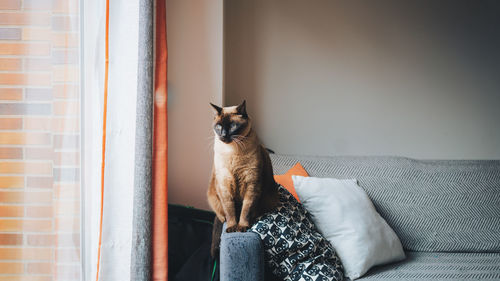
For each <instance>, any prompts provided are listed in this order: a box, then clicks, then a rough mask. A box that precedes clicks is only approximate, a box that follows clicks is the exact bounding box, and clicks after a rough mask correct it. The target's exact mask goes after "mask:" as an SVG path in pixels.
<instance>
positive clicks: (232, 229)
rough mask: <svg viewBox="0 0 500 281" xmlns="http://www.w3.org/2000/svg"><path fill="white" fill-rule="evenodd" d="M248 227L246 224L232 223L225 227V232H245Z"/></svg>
mask: <svg viewBox="0 0 500 281" xmlns="http://www.w3.org/2000/svg"><path fill="white" fill-rule="evenodd" d="M249 228H250V227H249V226H247V225H239V224H237V225H233V226H228V227H227V228H226V232H228V233H229V232H246V231H247V230H248V229H249Z"/></svg>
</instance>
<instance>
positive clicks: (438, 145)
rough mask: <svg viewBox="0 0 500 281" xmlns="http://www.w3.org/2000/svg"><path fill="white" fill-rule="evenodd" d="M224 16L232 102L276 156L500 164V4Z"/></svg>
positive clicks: (241, 11)
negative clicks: (497, 161) (496, 161)
mask: <svg viewBox="0 0 500 281" xmlns="http://www.w3.org/2000/svg"><path fill="white" fill-rule="evenodd" d="M224 9H225V19H224V21H225V24H224V26H225V65H224V67H225V85H224V86H225V93H226V98H225V101H226V103H227V104H236V103H239V102H240V101H241V100H242V99H244V98H245V99H247V102H248V110H249V112H250V114H251V116H253V118H254V120H255V125H256V128H257V131H258V133H259V135H260V137H261V139H262V140H263V142H264V143H265V145H267V146H268V147H270V148H272V149H274V150H275V151H276V152H279V153H289V154H304V155H401V156H408V157H415V158H425V159H439V158H441V159H500V78H499V77H500V76H499V74H500V52H499V51H498V50H500V29H499V26H500V17H499V16H498V15H499V14H500V5H499V2H498V1H484V0H482V1H461V0H460V1H452V0H447V1H432V0H426V1H396V0H393V1H387V0H375V1H351V0H343V1H331V0H315V1H303V0H272V1H269V0H239V1H226V2H225V6H224Z"/></svg>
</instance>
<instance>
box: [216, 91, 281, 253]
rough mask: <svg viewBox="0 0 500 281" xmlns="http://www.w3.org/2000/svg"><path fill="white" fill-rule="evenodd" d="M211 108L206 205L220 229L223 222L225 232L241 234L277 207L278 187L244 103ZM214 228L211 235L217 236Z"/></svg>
mask: <svg viewBox="0 0 500 281" xmlns="http://www.w3.org/2000/svg"><path fill="white" fill-rule="evenodd" d="M210 105H211V106H212V107H213V108H214V109H215V112H216V115H215V118H214V122H213V125H214V127H213V128H214V133H215V142H214V164H213V170H212V177H211V180H210V185H209V187H208V192H207V196H208V202H209V204H210V206H211V207H212V209H213V210H214V212H215V214H216V215H217V217H216V221H217V220H219V222H218V224H219V226H220V222H224V221H225V222H226V223H227V229H226V231H227V232H235V231H241V232H243V231H246V230H247V229H248V228H249V227H250V226H251V225H252V223H253V220H254V219H255V218H256V217H258V216H260V215H262V214H264V213H266V212H268V211H270V210H272V209H274V208H275V207H277V204H278V202H279V198H278V185H277V184H276V182H275V181H274V177H273V168H272V165H271V159H270V158H269V154H268V153H267V150H266V149H265V148H264V147H263V146H262V145H261V144H260V142H259V140H258V139H257V135H256V134H255V132H254V131H253V130H252V125H251V120H250V118H249V117H248V114H247V112H246V106H245V101H243V103H241V104H240V105H238V106H230V107H224V108H221V107H218V106H216V105H214V104H212V103H211V104H210ZM216 225H217V222H216ZM215 227H218V226H215ZM215 227H214V235H215V236H217V235H219V234H218V233H217V232H215ZM214 238H215V239H218V237H214ZM213 240H214V239H213ZM213 247H214V245H212V248H213Z"/></svg>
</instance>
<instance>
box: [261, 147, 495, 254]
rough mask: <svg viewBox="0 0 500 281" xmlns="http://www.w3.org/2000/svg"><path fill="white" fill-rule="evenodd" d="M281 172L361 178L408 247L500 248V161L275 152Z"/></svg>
mask: <svg viewBox="0 0 500 281" xmlns="http://www.w3.org/2000/svg"><path fill="white" fill-rule="evenodd" d="M271 160H272V162H273V169H274V173H275V174H283V173H286V171H287V170H288V169H289V168H291V167H292V166H293V165H294V164H295V163H296V162H300V163H301V164H302V165H303V166H304V168H305V169H306V171H307V172H308V173H309V175H310V176H313V177H331V178H340V179H342V178H343V179H347V178H349V179H352V178H355V179H357V180H358V182H359V185H360V186H361V187H362V188H363V189H364V190H365V191H366V193H367V194H368V196H369V197H370V198H371V200H372V201H373V203H374V205H375V207H376V209H377V210H378V212H379V213H380V214H381V215H382V217H384V218H385V220H386V221H387V222H388V223H389V225H390V226H391V227H392V228H393V229H394V231H395V232H396V233H397V234H398V236H399V238H400V239H401V243H402V244H403V247H404V248H405V249H406V250H411V251H443V252H451V251H453V252H455V251H456V252H500V161H496V160H479V161H467V160H464V161H462V160H450V161H447V160H445V161H442V160H436V161H434V160H433V161H421V160H414V159H409V158H402V157H306V156H290V155H278V154H271Z"/></svg>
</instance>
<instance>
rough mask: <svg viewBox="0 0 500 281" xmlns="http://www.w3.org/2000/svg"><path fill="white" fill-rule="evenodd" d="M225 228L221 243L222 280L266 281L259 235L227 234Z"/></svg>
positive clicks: (247, 233) (245, 233) (248, 233)
mask: <svg viewBox="0 0 500 281" xmlns="http://www.w3.org/2000/svg"><path fill="white" fill-rule="evenodd" d="M225 228H226V227H225V225H224V230H223V232H222V235H221V241H220V280H221V281H259V280H264V249H263V247H262V241H261V240H260V237H259V235H257V234H256V233H252V232H234V233H227V232H226V229H225Z"/></svg>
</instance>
